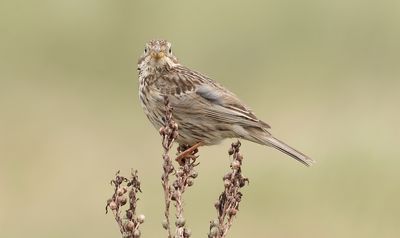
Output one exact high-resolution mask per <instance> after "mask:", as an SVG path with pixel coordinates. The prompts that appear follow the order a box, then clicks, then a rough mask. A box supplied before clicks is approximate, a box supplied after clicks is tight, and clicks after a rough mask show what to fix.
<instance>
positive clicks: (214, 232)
mask: <svg viewBox="0 0 400 238" xmlns="http://www.w3.org/2000/svg"><path fill="white" fill-rule="evenodd" d="M217 234H218V227H216V226H214V227H212V228H211V230H210V235H211V237H215V236H217Z"/></svg>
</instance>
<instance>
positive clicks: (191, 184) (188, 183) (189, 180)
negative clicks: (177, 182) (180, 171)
mask: <svg viewBox="0 0 400 238" xmlns="http://www.w3.org/2000/svg"><path fill="white" fill-rule="evenodd" d="M193 183H194V181H193V179H191V178H188V179H187V181H186V184H187V185H188V186H189V187H191V186H193Z"/></svg>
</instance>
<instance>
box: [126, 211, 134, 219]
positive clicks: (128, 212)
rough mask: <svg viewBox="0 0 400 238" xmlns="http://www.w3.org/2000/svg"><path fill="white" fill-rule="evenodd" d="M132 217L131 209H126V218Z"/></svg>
mask: <svg viewBox="0 0 400 238" xmlns="http://www.w3.org/2000/svg"><path fill="white" fill-rule="evenodd" d="M132 217H133V212H132V210H126V218H128V219H129V220H130V219H132Z"/></svg>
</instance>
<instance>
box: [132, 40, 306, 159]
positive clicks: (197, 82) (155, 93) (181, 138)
mask: <svg viewBox="0 0 400 238" xmlns="http://www.w3.org/2000/svg"><path fill="white" fill-rule="evenodd" d="M138 71H139V81H140V85H139V97H140V101H141V103H142V107H143V110H144V112H145V114H146V116H147V118H148V119H149V120H150V122H151V123H152V124H153V125H154V126H155V127H156V129H159V128H160V127H162V126H163V124H164V123H163V117H164V115H165V107H164V97H165V96H167V97H168V99H169V102H170V104H171V106H172V108H173V110H174V111H173V117H174V120H175V122H177V124H178V125H179V135H178V138H177V139H176V141H177V142H178V143H179V144H180V145H188V146H192V147H191V149H192V150H194V149H195V148H197V147H198V146H200V145H214V144H218V143H219V142H220V141H222V140H223V139H225V138H242V139H245V140H249V141H252V142H256V143H258V144H262V145H267V146H270V147H273V148H275V149H277V150H279V151H281V152H283V153H285V154H287V155H289V156H291V157H293V158H294V159H296V160H298V161H300V162H301V163H303V164H305V165H311V164H312V163H313V160H312V159H311V158H309V157H308V156H306V155H304V154H303V153H301V152H299V151H297V150H295V149H293V148H292V147H290V146H289V145H287V144H286V143H284V142H282V141H281V140H278V139H277V138H275V137H273V136H272V135H271V133H270V132H269V131H268V129H270V126H269V125H268V124H267V123H265V122H263V121H261V120H260V119H258V118H257V117H256V115H255V114H254V113H253V112H252V111H251V110H250V108H249V107H247V106H246V105H245V104H244V103H243V102H242V101H241V100H240V99H239V98H238V97H237V96H236V95H235V94H233V93H232V92H230V91H229V90H227V89H226V88H224V87H223V86H221V85H220V84H218V83H217V82H215V81H213V80H212V79H210V78H209V77H207V76H205V75H203V74H201V73H199V72H196V71H194V70H191V69H189V68H187V67H185V66H183V65H181V64H180V63H179V61H178V59H177V58H176V57H175V55H174V54H173V53H172V50H171V43H169V42H168V41H165V40H152V41H150V42H148V43H147V44H146V46H145V49H144V53H143V54H142V55H141V56H140V58H139V61H138Z"/></svg>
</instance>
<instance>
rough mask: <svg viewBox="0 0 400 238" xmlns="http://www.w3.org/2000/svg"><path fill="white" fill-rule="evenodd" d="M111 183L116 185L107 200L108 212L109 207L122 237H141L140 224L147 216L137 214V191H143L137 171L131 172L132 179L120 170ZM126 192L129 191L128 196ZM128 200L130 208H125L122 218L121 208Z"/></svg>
mask: <svg viewBox="0 0 400 238" xmlns="http://www.w3.org/2000/svg"><path fill="white" fill-rule="evenodd" d="M111 185H113V186H114V194H113V195H112V197H111V198H110V199H108V201H107V205H106V213H108V209H110V210H111V211H112V213H113V215H114V218H115V221H116V222H117V224H118V226H119V230H120V232H121V235H122V237H126V238H139V237H140V230H139V226H140V224H142V223H143V222H144V220H145V216H144V215H142V214H140V215H138V216H137V215H136V206H137V201H138V200H139V198H137V193H138V192H141V189H140V181H139V177H138V175H137V171H132V172H131V179H127V178H125V177H123V176H121V175H120V174H119V171H118V172H117V173H116V174H115V179H113V180H111ZM126 193H128V198H127V196H126ZM127 202H128V203H129V208H128V209H126V210H125V214H126V217H124V218H122V214H121V208H122V207H123V206H124V205H125V204H126V203H127Z"/></svg>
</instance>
